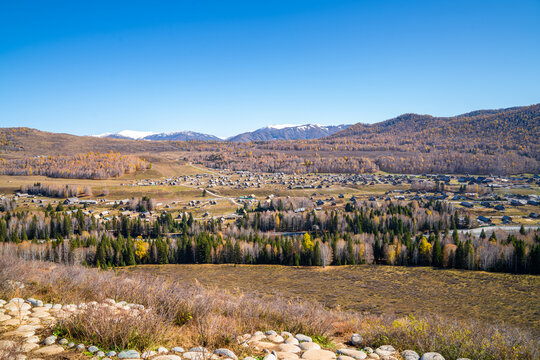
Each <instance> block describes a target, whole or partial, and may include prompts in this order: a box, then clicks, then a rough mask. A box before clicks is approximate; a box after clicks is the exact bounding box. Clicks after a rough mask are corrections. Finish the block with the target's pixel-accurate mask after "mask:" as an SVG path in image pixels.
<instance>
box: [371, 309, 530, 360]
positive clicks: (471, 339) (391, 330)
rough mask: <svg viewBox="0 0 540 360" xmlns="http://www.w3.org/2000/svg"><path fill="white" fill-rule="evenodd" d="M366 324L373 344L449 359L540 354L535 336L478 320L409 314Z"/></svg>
mask: <svg viewBox="0 0 540 360" xmlns="http://www.w3.org/2000/svg"><path fill="white" fill-rule="evenodd" d="M362 325H363V327H362V331H361V334H362V336H363V337H364V341H365V342H366V343H368V344H370V345H371V346H380V345H384V344H392V345H393V346H394V347H396V348H398V349H405V348H407V349H413V350H415V351H417V352H418V353H420V354H422V353H425V352H429V351H436V352H438V353H440V354H442V355H443V356H444V357H445V358H446V359H457V358H461V357H466V358H471V359H482V360H496V359H516V360H517V359H527V360H533V359H538V358H539V356H540V350H539V349H540V347H539V346H540V342H539V341H538V339H535V338H534V337H533V336H532V335H530V334H527V333H526V332H523V331H516V329H512V328H498V327H496V326H492V325H489V324H485V323H481V322H478V321H463V320H460V321H457V320H451V319H447V318H440V317H427V318H422V319H416V318H414V317H413V316H409V317H407V318H401V319H397V320H392V319H390V318H386V319H384V318H376V319H375V318H373V319H370V320H369V321H365V322H364V323H363V324H362Z"/></svg>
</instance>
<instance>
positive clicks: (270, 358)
mask: <svg viewBox="0 0 540 360" xmlns="http://www.w3.org/2000/svg"><path fill="white" fill-rule="evenodd" d="M263 360H277V356H276V355H275V354H267V355H266V356H265V357H264V358H263Z"/></svg>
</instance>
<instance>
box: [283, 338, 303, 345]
mask: <svg viewBox="0 0 540 360" xmlns="http://www.w3.org/2000/svg"><path fill="white" fill-rule="evenodd" d="M285 344H291V345H298V344H300V341H298V339H297V338H295V337H292V336H291V337H289V338H287V340H285Z"/></svg>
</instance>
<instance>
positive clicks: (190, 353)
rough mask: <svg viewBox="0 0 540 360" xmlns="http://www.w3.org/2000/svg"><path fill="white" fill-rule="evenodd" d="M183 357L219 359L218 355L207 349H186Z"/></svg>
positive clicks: (191, 359)
mask: <svg viewBox="0 0 540 360" xmlns="http://www.w3.org/2000/svg"><path fill="white" fill-rule="evenodd" d="M182 357H183V358H185V359H188V360H207V359H217V356H216V355H214V354H211V353H209V352H207V351H186V352H184V353H183V354H182Z"/></svg>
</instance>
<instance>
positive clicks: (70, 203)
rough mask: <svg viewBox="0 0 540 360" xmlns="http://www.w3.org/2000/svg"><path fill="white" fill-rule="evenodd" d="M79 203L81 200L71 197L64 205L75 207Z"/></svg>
mask: <svg viewBox="0 0 540 360" xmlns="http://www.w3.org/2000/svg"><path fill="white" fill-rule="evenodd" d="M78 203H79V198H76V197H70V198H67V199H66V200H64V205H75V204H78Z"/></svg>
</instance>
